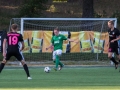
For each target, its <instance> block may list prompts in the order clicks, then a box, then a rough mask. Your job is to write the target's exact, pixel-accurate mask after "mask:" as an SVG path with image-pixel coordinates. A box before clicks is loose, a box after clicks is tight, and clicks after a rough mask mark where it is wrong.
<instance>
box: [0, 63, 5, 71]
mask: <svg viewBox="0 0 120 90" xmlns="http://www.w3.org/2000/svg"><path fill="white" fill-rule="evenodd" d="M4 66H5V64H4V63H1V65H0V73H1V72H2V70H3V68H4Z"/></svg>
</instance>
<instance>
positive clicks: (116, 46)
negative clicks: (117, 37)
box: [108, 45, 119, 55]
mask: <svg viewBox="0 0 120 90" xmlns="http://www.w3.org/2000/svg"><path fill="white" fill-rule="evenodd" d="M108 52H114V53H116V54H117V55H119V48H118V45H115V46H112V45H110V47H109V50H108Z"/></svg>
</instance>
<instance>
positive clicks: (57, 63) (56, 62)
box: [55, 55, 60, 69]
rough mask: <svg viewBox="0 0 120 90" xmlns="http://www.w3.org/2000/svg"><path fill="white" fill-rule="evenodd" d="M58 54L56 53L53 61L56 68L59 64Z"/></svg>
mask: <svg viewBox="0 0 120 90" xmlns="http://www.w3.org/2000/svg"><path fill="white" fill-rule="evenodd" d="M59 61H60V60H59V56H58V55H56V61H55V64H56V69H57V68H58V65H59Z"/></svg>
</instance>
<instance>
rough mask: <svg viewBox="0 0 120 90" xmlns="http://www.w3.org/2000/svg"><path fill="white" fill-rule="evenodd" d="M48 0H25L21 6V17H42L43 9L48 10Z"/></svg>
mask: <svg viewBox="0 0 120 90" xmlns="http://www.w3.org/2000/svg"><path fill="white" fill-rule="evenodd" d="M47 2H48V0H24V2H23V4H22V5H21V6H20V16H21V17H40V16H41V14H42V11H44V10H46V9H47V7H46V3H47Z"/></svg>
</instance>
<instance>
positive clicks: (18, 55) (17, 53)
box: [5, 51, 24, 61]
mask: <svg viewBox="0 0 120 90" xmlns="http://www.w3.org/2000/svg"><path fill="white" fill-rule="evenodd" d="M11 56H14V57H16V58H17V60H19V61H21V60H23V59H24V57H23V55H22V53H21V52H20V51H7V53H6V57H5V60H9V59H10V58H11Z"/></svg>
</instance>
